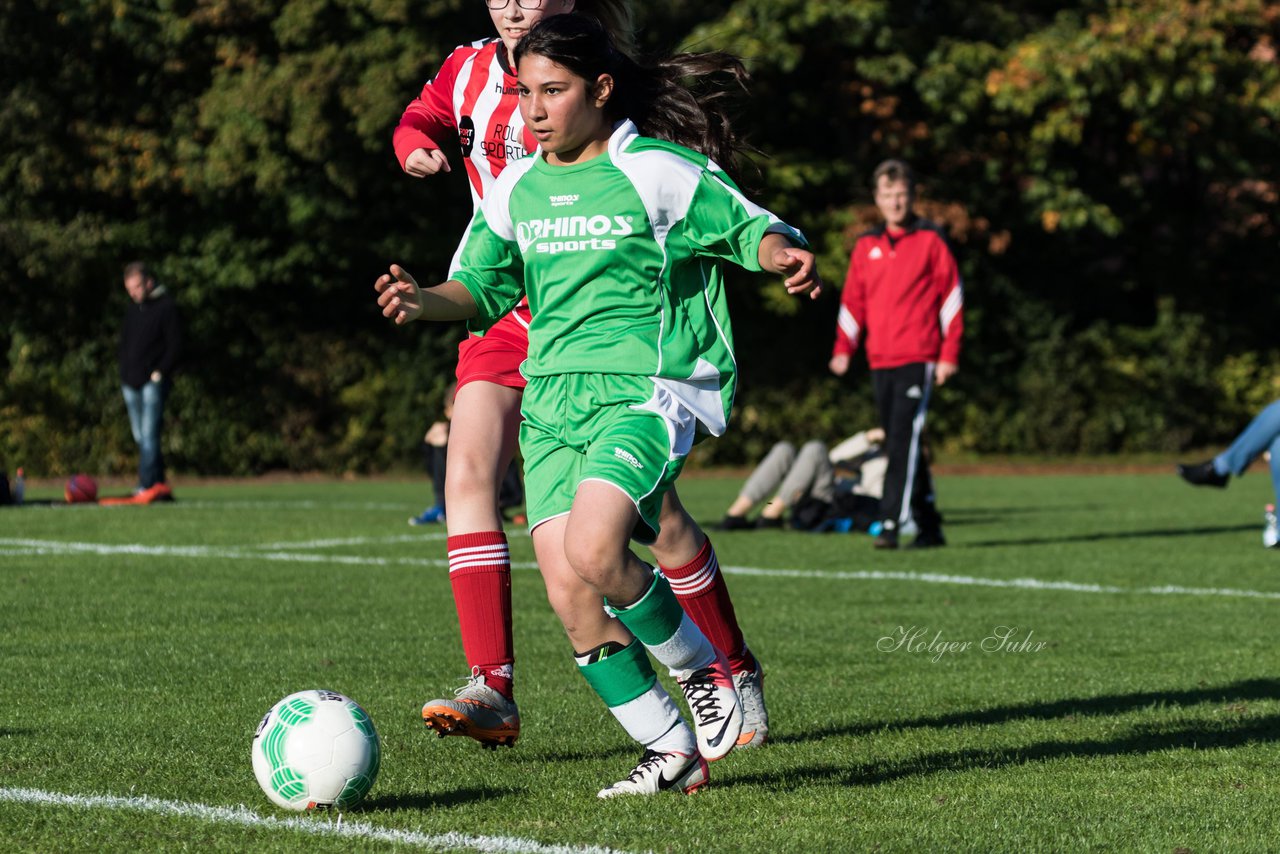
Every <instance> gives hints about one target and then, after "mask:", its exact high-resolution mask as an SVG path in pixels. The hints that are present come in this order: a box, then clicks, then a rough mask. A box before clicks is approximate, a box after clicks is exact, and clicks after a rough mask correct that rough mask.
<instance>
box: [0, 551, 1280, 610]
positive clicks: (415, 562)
mask: <svg viewBox="0 0 1280 854" xmlns="http://www.w3.org/2000/svg"><path fill="white" fill-rule="evenodd" d="M3 546H9V547H13V548H12V551H0V554H16V553H19V552H21V553H23V554H33V553H34V554H41V555H67V554H96V555H104V556H107V555H119V554H126V555H147V556H155V557H191V558H221V559H226V560H269V561H277V562H282V563H313V564H321V563H335V564H344V565H351V566H428V567H447V566H448V565H449V561H447V560H445V559H443V558H439V559H433V558H412V557H401V558H384V557H366V556H361V555H335V554H314V553H308V552H288V551H255V550H252V549H239V548H221V547H213V546H146V545H141V544H138V543H130V544H125V545H109V544H105V543H69V542H62V541H59V540H27V539H16V538H0V547H3ZM511 568H512V569H537V568H538V565H537V564H536V563H534V562H531V561H529V562H513V563H512V564H511ZM721 571H722V572H724V573H725V574H726V575H749V576H757V577H765V578H814V579H823V580H832V581H905V582H908V583H913V584H953V585H961V586H967V587H998V588H1011V589H1018V590H1045V591H1061V592H1067V593H1086V594H1106V595H1139V596H1197V597H1210V596H1216V597H1230V598H1241V599H1269V600H1280V591H1271V590H1247V589H1237V588H1230V587H1181V586H1178V585H1161V586H1158V587H1119V586H1116V585H1111V584H1093V583H1088V582H1078V581H1047V580H1044V579H1039V578H983V577H980V576H973V575H946V574H942V573H935V572H894V571H882V570H860V571H857V572H844V571H840V570H819V569H771V568H766V567H756V566H722V567H721Z"/></svg>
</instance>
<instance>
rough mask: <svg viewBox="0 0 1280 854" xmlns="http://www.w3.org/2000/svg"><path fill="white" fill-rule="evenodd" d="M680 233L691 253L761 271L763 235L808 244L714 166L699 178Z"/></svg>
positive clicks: (710, 165)
mask: <svg viewBox="0 0 1280 854" xmlns="http://www.w3.org/2000/svg"><path fill="white" fill-rule="evenodd" d="M681 231H682V235H683V237H684V239H685V240H686V241H688V243H689V244H690V246H691V247H692V249H693V252H694V254H696V255H704V256H708V257H712V258H720V259H722V260H725V261H731V262H733V263H734V264H737V265H738V266H740V267H744V268H746V269H748V270H753V271H759V270H760V260H759V249H760V241H761V240H763V239H764V236H765V235H766V234H775V233H776V234H782V235H785V236H786V237H788V238H789V239H790V240H791V241H792V242H794V243H796V244H798V245H800V246H808V245H809V243H808V241H807V240H805V239H804V235H803V234H801V233H800V231H799V230H798V229H795V228H792V227H791V226H789V225H787V224H786V223H785V222H783V221H782V220H780V219H778V218H777V217H776V216H774V215H773V214H772V213H770V212H769V211H767V210H765V209H764V208H762V207H760V206H759V205H757V204H756V203H755V202H752V201H751V200H750V199H748V198H747V197H746V196H744V195H742V193H741V192H740V191H739V190H738V188H737V187H734V186H733V185H732V184H731V183H730V182H729V181H728V180H727V179H726V177H725V175H724V173H723V172H721V171H720V170H719V168H718V167H716V166H715V164H714V163H711V164H709V165H708V168H706V169H704V170H703V171H702V174H701V175H700V176H699V178H698V186H697V188H696V189H695V190H694V193H693V199H692V200H691V202H690V204H689V210H688V212H687V213H686V214H685V218H684V223H683V228H682V229H681Z"/></svg>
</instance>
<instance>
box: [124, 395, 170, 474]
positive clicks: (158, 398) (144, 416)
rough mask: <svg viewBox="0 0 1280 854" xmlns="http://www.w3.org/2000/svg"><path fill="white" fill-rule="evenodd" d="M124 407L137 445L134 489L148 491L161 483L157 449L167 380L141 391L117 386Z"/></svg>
mask: <svg viewBox="0 0 1280 854" xmlns="http://www.w3.org/2000/svg"><path fill="white" fill-rule="evenodd" d="M121 390H122V391H123V392H124V405H125V407H127V408H128V410H129V427H130V429H131V430H132V431H133V441H135V442H137V443H138V451H139V452H140V459H139V460H138V488H139V489H149V488H150V487H152V486H155V485H156V484H157V483H164V453H163V452H162V451H161V450H160V427H161V425H162V424H163V423H164V401H165V398H167V397H168V396H169V381H168V380H161V381H160V382H149V383H147V384H146V385H144V386H143V387H142V388H132V387H131V386H127V385H126V386H121Z"/></svg>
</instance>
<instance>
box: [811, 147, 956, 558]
mask: <svg viewBox="0 0 1280 854" xmlns="http://www.w3.org/2000/svg"><path fill="white" fill-rule="evenodd" d="M872 185H873V186H874V188H875V194H876V207H877V208H879V209H880V213H881V214H882V215H883V216H884V225H882V226H880V227H879V228H877V229H875V230H873V231H870V232H867V233H866V234H863V235H861V236H860V237H859V238H858V241H857V243H855V244H854V247H853V255H852V257H851V258H850V259H849V274H848V276H847V277H846V279H845V283H844V294H843V295H842V296H841V298H840V315H839V320H838V323H837V329H836V343H835V348H834V350H833V352H832V356H831V371H832V373H834V374H836V375H837V376H844V374H845V373H847V372H848V370H849V359H850V357H851V356H852V355H853V352H854V351H855V350H856V349H857V347H858V342H859V339H860V338H863V337H865V339H866V350H867V362H868V364H870V366H871V381H872V385H873V387H874V389H875V395H876V404H877V406H878V407H879V409H880V423H881V426H883V427H884V430H885V435H886V439H885V444H886V450H887V454H888V457H889V469H888V471H887V472H886V473H885V483H884V496H883V498H882V499H881V502H880V503H881V509H882V512H883V513H884V517H885V518H884V529H883V531H882V532H881V534H880V536H879V538H877V540H876V547H877V548H885V549H894V548H897V547H898V536H899V534H901V533H905V532H909V531H911V530H912V529H913V528H914V529H915V530H917V532H918V534H917V536H916V539H915V541H914V542H913V543H912V544H911V545H912V547H917V548H922V547H928V546H942V545H946V540H945V539H944V538H943V536H942V524H941V523H942V517H941V516H940V515H939V514H938V510H937V507H936V506H935V504H934V497H933V478H932V477H931V476H930V474H929V463H928V460H927V459H926V456H925V454H924V453H923V452H922V450H923V449H922V444H923V438H924V424H925V415H926V413H927V412H928V408H929V394H930V391H931V390H932V388H933V385H934V384H935V383H937V384H938V385H943V384H944V383H946V382H947V380H949V379H951V377H953V376H955V373H956V371H957V370H958V369H959V368H958V366H959V362H960V336H961V333H962V332H963V331H964V311H963V309H964V295H963V289H962V286H961V282H960V273H959V271H958V270H957V268H956V262H955V258H954V257H952V255H951V250H950V249H948V248H947V243H946V240H945V239H944V238H943V236H942V232H941V229H940V228H939V227H938V226H937V225H936V224H934V223H932V222H929V221H928V220H926V219H922V218H921V217H919V216H917V215H916V214H915V212H914V211H913V210H912V204H913V202H914V201H915V178H914V176H913V175H912V173H911V167H910V166H908V165H907V164H906V163H904V162H902V161H901V160H886V161H885V162H883V163H881V164H880V165H879V166H877V167H876V171H875V172H874V174H873V175H872Z"/></svg>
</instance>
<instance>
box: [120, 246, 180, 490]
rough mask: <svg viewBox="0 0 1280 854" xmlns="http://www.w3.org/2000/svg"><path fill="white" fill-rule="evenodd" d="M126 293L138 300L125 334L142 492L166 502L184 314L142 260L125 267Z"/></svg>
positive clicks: (125, 382) (126, 384)
mask: <svg viewBox="0 0 1280 854" xmlns="http://www.w3.org/2000/svg"><path fill="white" fill-rule="evenodd" d="M124 289H125V290H126V291H127V292H128V294H129V299H130V300H131V301H132V302H131V304H130V305H129V308H128V309H127V310H126V311H125V315H124V324H123V327H122V331H121V334H120V383H121V386H122V390H123V392H124V402H125V406H126V407H127V408H128V410H129V426H130V428H131V429H132V431H133V439H134V441H135V442H137V443H138V451H139V454H140V459H139V462H138V493H139V495H142V496H145V497H146V498H147V499H148V500H154V499H157V498H160V499H163V498H168V497H171V492H170V490H169V486H168V484H167V483H166V480H165V470H164V453H163V452H162V451H161V450H160V429H161V425H162V424H163V422H164V403H165V399H166V398H167V397H168V395H169V389H170V388H171V387H172V384H173V371H174V368H175V367H176V366H177V364H178V354H179V352H180V351H181V347H182V333H181V329H180V327H179V324H178V311H177V308H176V307H175V306H174V303H173V297H171V296H170V295H169V294H168V293H167V292H166V291H165V289H164V287H163V286H161V285H159V284H158V283H157V282H156V278H155V275H154V274H153V273H152V271H151V270H150V268H148V267H147V265H146V264H144V263H142V262H141V261H135V262H133V263H131V264H128V265H126V266H125V268H124Z"/></svg>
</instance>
